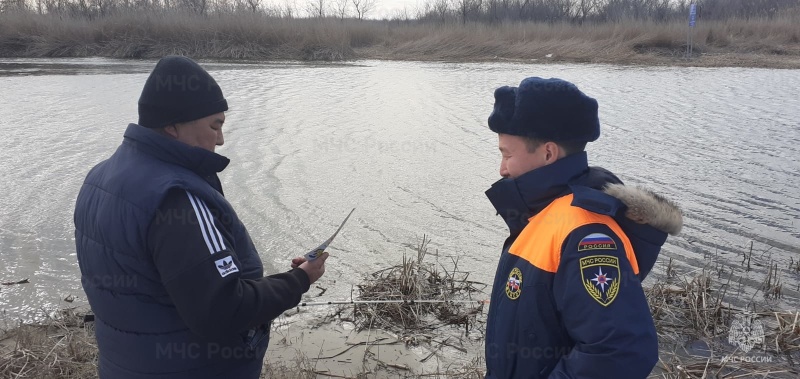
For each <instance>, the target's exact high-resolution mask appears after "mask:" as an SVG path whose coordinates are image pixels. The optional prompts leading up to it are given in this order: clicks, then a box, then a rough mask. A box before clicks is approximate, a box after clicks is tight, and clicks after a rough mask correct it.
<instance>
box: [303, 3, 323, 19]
mask: <svg viewBox="0 0 800 379" xmlns="http://www.w3.org/2000/svg"><path fill="white" fill-rule="evenodd" d="M325 7H327V2H326V0H308V4H306V12H308V16H309V17H319V18H324V17H325Z"/></svg>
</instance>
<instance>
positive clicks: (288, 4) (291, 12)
mask: <svg viewBox="0 0 800 379" xmlns="http://www.w3.org/2000/svg"><path fill="white" fill-rule="evenodd" d="M278 7H279V8H280V17H283V18H289V19H291V18H294V16H295V15H296V14H297V2H296V0H285V1H284V3H283V6H280V5H279V6H278Z"/></svg>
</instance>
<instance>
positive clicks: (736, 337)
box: [728, 314, 764, 354]
mask: <svg viewBox="0 0 800 379" xmlns="http://www.w3.org/2000/svg"><path fill="white" fill-rule="evenodd" d="M728 343H730V344H731V345H734V346H738V347H739V348H740V349H742V352H743V353H745V354H747V352H749V351H750V350H752V349H753V347H754V346H755V345H758V344H763V343H764V326H763V325H762V324H761V321H759V320H758V319H756V318H755V315H753V314H744V315H736V319H735V320H733V322H731V329H730V331H729V332H728Z"/></svg>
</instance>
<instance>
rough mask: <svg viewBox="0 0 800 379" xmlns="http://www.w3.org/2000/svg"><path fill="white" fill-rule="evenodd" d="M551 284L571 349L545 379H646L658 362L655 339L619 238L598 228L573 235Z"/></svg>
mask: <svg viewBox="0 0 800 379" xmlns="http://www.w3.org/2000/svg"><path fill="white" fill-rule="evenodd" d="M554 280H555V281H554V284H553V291H554V295H555V301H556V306H557V308H558V311H559V313H560V314H561V317H562V320H563V322H564V327H565V328H566V330H567V333H568V334H569V336H570V338H572V340H573V341H574V342H575V347H574V348H573V349H572V351H571V352H570V353H569V354H567V355H565V356H564V357H562V358H561V359H560V360H559V362H558V364H557V365H556V367H555V369H554V370H553V371H552V372H551V374H550V378H551V379H556V378H558V379H562V378H598V377H603V378H630V379H638V378H646V377H647V376H648V375H649V374H650V372H651V371H652V369H653V367H654V366H655V364H656V363H657V361H658V339H657V336H656V330H655V326H654V324H653V318H652V316H651V314H650V308H649V306H648V304H647V299H646V298H645V295H644V291H643V290H642V286H641V283H640V282H639V279H638V277H637V275H636V274H635V273H634V270H633V268H632V265H631V263H630V262H629V261H628V258H627V256H626V253H625V247H624V246H623V244H622V241H621V240H620V238H619V237H618V236H617V235H616V234H614V232H612V231H611V229H610V228H609V227H608V226H606V225H602V224H590V225H585V226H582V227H580V228H578V229H576V230H574V231H573V232H572V233H570V235H569V236H568V237H567V240H566V241H565V243H564V245H563V251H562V255H561V261H560V263H559V267H558V272H557V273H556V276H555V279H554Z"/></svg>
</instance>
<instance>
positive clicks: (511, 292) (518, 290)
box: [506, 267, 522, 300]
mask: <svg viewBox="0 0 800 379" xmlns="http://www.w3.org/2000/svg"><path fill="white" fill-rule="evenodd" d="M519 295H522V271H520V270H519V269H518V268H516V267H514V269H513V270H511V273H510V274H508V281H507V282H506V296H508V298H509V299H511V300H517V299H519Z"/></svg>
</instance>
